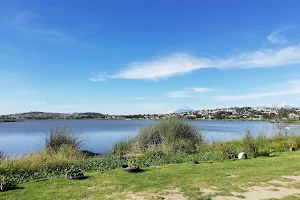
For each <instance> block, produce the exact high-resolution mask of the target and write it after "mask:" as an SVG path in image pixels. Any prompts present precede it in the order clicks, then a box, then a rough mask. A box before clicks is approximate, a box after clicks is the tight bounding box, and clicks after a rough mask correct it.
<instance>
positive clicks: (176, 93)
mask: <svg viewBox="0 0 300 200" xmlns="http://www.w3.org/2000/svg"><path fill="white" fill-rule="evenodd" d="M188 94H189V91H186V90H181V91H172V92H169V93H168V95H169V97H171V98H186V97H189V96H188Z"/></svg>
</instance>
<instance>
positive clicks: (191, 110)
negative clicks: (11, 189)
mask: <svg viewBox="0 0 300 200" xmlns="http://www.w3.org/2000/svg"><path fill="white" fill-rule="evenodd" d="M194 111H195V110H193V109H191V108H189V107H187V106H185V107H183V108H180V109H178V110H176V111H175V112H174V113H185V112H194Z"/></svg>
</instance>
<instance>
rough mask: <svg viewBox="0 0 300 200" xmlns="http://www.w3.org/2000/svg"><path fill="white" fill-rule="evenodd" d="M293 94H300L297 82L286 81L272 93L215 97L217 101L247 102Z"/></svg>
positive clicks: (299, 83)
mask: <svg viewBox="0 0 300 200" xmlns="http://www.w3.org/2000/svg"><path fill="white" fill-rule="evenodd" d="M295 94H300V81H299V80H291V81H287V82H286V83H285V84H283V85H282V86H281V87H277V88H274V89H273V90H272V91H267V92H258V93H250V94H242V95H225V96H217V101H239V100H248V99H258V98H263V97H273V96H284V95H295Z"/></svg>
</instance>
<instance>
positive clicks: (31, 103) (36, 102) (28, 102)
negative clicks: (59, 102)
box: [25, 101, 49, 105]
mask: <svg viewBox="0 0 300 200" xmlns="http://www.w3.org/2000/svg"><path fill="white" fill-rule="evenodd" d="M25 103H26V104H30V105H45V104H48V103H49V102H47V101H26V102H25Z"/></svg>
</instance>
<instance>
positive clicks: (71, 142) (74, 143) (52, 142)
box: [45, 126, 82, 150]
mask: <svg viewBox="0 0 300 200" xmlns="http://www.w3.org/2000/svg"><path fill="white" fill-rule="evenodd" d="M81 144H82V140H80V139H79V137H78V135H77V134H74V133H72V130H71V129H70V128H68V127H66V126H64V127H60V126H58V127H56V128H52V129H50V131H49V133H48V135H47V136H46V139H45V147H46V148H47V149H52V150H58V149H59V148H61V147H62V146H70V147H72V148H73V149H79V148H80V146H81Z"/></svg>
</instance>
